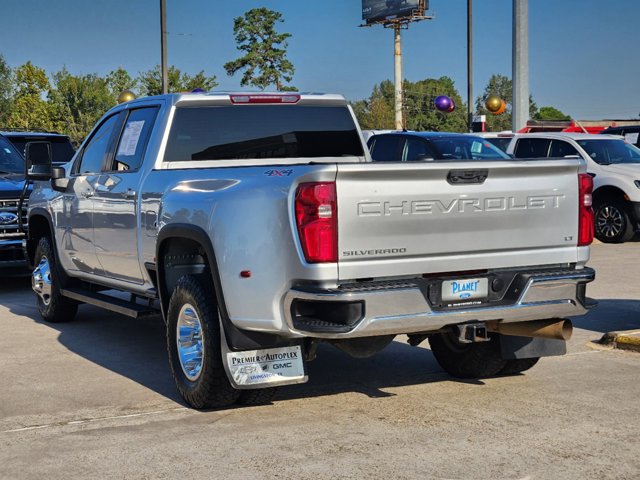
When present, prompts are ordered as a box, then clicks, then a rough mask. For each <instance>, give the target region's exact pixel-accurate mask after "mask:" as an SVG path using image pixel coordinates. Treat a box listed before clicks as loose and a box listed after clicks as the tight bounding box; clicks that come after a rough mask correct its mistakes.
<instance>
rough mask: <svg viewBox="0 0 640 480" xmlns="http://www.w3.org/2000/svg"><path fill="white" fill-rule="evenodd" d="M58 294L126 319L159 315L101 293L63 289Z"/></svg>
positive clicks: (155, 311) (153, 310)
mask: <svg viewBox="0 0 640 480" xmlns="http://www.w3.org/2000/svg"><path fill="white" fill-rule="evenodd" d="M60 293H62V295H63V296H65V297H67V298H72V299H73V300H77V301H79V302H82V303H88V304H89V305H95V306H96V307H100V308H104V309H105V310H110V311H112V312H116V313H120V314H122V315H126V316H128V317H133V318H140V317H148V316H150V315H158V314H159V313H160V311H159V310H156V309H154V308H150V307H148V306H146V305H140V304H137V303H133V302H127V301H126V300H122V299H121V298H115V297H112V296H110V295H105V294H103V293H96V292H87V291H85V290H77V289H71V288H70V289H64V290H62V291H61V292H60Z"/></svg>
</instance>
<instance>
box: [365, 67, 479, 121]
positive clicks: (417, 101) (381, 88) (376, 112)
mask: <svg viewBox="0 0 640 480" xmlns="http://www.w3.org/2000/svg"><path fill="white" fill-rule="evenodd" d="M404 94H405V95H404V97H405V98H404V110H405V123H406V128H407V129H408V130H418V131H425V130H431V131H448V132H464V131H467V120H466V117H467V115H466V105H465V104H464V103H463V101H462V98H461V97H460V94H459V93H458V91H457V89H456V88H455V85H454V82H453V80H451V79H450V78H449V77H441V78H439V79H433V78H427V79H424V80H420V81H418V82H415V83H414V82H409V81H407V80H405V82H404ZM439 95H448V96H449V97H451V98H452V99H453V101H454V102H455V103H456V109H455V110H454V111H453V112H451V113H444V112H439V111H438V110H437V109H436V108H435V106H434V104H433V102H434V100H435V99H436V97H437V96H439ZM394 98H395V92H394V84H393V83H392V82H391V81H389V80H384V81H383V82H381V83H380V84H379V85H376V86H374V87H373V92H372V93H371V96H370V97H369V98H368V99H366V100H360V101H357V102H353V103H352V108H353V110H354V113H355V114H356V117H357V118H358V122H359V123H360V126H361V127H362V128H363V129H365V130H373V129H393V128H394V118H395V114H394Z"/></svg>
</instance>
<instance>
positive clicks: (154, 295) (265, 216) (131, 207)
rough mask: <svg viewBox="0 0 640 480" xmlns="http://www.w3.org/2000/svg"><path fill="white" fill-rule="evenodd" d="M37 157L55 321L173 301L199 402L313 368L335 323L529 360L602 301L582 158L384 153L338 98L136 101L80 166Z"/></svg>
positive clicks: (477, 369)
mask: <svg viewBox="0 0 640 480" xmlns="http://www.w3.org/2000/svg"><path fill="white" fill-rule="evenodd" d="M46 161H47V160H45V163H46ZM27 165H28V167H27V168H29V170H28V172H29V173H28V175H29V178H30V179H32V180H33V181H34V187H33V193H32V194H31V198H30V202H29V214H28V225H29V238H28V242H27V248H28V251H29V252H30V257H31V258H32V259H33V263H34V267H35V268H34V271H33V278H32V286H33V290H34V291H35V293H36V298H37V305H38V308H39V311H40V314H41V315H42V317H43V319H44V320H46V321H48V322H65V321H69V320H72V319H73V318H74V317H75V316H76V313H77V309H78V305H79V304H82V303H85V304H91V305H97V306H100V307H103V308H106V309H109V310H112V311H115V312H119V313H121V314H124V315H129V316H131V317H140V316H143V315H154V314H155V315H157V314H158V313H159V312H160V313H161V314H162V316H163V318H164V321H165V323H166V332H167V334H166V338H167V349H168V356H169V361H170V365H171V370H172V373H173V376H174V379H175V382H176V385H177V388H178V390H179V392H180V394H181V395H182V397H183V398H184V400H185V401H186V402H187V403H188V404H189V405H191V406H193V407H195V408H205V407H221V406H228V405H231V404H234V403H240V404H251V403H261V402H267V401H269V399H270V398H271V396H272V394H273V391H274V389H273V387H277V386H280V385H287V384H293V383H302V382H305V381H306V380H307V370H306V362H308V361H310V360H312V359H314V357H315V356H316V352H317V346H318V344H319V343H320V342H328V343H331V344H333V345H335V346H336V347H338V348H340V349H341V350H343V351H345V352H347V353H349V354H351V355H352V356H355V357H366V356H370V355H373V354H374V353H376V352H378V351H380V350H381V349H383V348H384V347H385V346H386V345H388V344H389V343H390V342H391V341H392V340H393V339H394V337H395V336H397V335H401V334H404V335H407V336H408V337H407V338H408V342H409V344H411V345H418V344H419V343H420V342H422V341H423V340H425V339H429V342H430V345H431V349H432V351H433V354H434V355H435V358H436V359H437V360H438V362H439V363H440V364H441V365H442V367H443V368H444V369H445V370H446V371H447V372H449V373H450V374H451V375H454V376H458V377H465V378H478V377H486V376H494V375H504V374H514V373H519V372H522V371H524V370H526V369H528V368H530V367H532V366H533V365H534V364H535V363H536V362H537V361H538V358H539V357H543V356H548V355H560V354H563V353H565V351H566V350H565V348H566V346H565V340H566V339H567V338H568V337H569V335H570V331H571V323H570V321H569V320H566V318H567V317H570V316H574V315H580V314H583V313H585V311H586V309H587V308H588V306H589V302H588V300H587V298H586V284H587V283H588V282H590V281H592V280H593V279H594V271H593V270H592V269H590V268H588V267H586V266H585V263H586V262H587V260H588V258H589V244H590V242H591V241H592V236H593V212H592V210H591V206H590V202H591V185H592V178H591V177H590V176H589V175H587V174H586V169H585V165H584V162H583V161H581V160H579V159H574V158H568V159H559V160H537V161H514V160H512V159H510V158H509V159H500V160H470V161H466V160H445V161H431V162H419V161H418V162H406V163H397V162H376V163H373V162H372V161H371V157H370V155H369V153H368V151H367V148H366V146H365V144H364V142H363V140H362V137H361V131H360V128H359V126H358V124H357V121H356V119H355V116H354V114H353V112H352V110H351V108H350V107H349V105H348V103H347V102H346V101H345V99H344V98H343V97H341V96H339V95H330V94H291V93H286V94H285V93H274V94H266V93H261V94H247V93H238V94H229V93H224V94H223V93H190V94H172V95H164V96H156V97H147V98H143V99H138V100H134V101H131V102H128V103H125V104H122V105H119V106H116V107H114V108H113V109H112V110H110V111H109V112H108V113H107V114H106V115H105V116H104V117H103V118H102V119H101V120H100V121H99V122H98V124H97V126H96V127H95V128H94V130H93V131H92V132H91V134H90V135H88V137H87V139H86V140H85V141H84V143H83V144H82V145H81V147H80V149H79V150H78V152H77V153H76V155H75V156H74V158H73V159H72V160H71V161H70V162H69V163H68V164H66V165H64V166H63V167H55V166H53V167H51V166H50V165H49V166H48V167H47V168H43V165H42V160H38V162H35V161H34V159H32V158H30V157H29V155H27ZM34 165H37V166H38V167H39V168H38V169H34V168H33V166H34ZM45 166H46V165H45Z"/></svg>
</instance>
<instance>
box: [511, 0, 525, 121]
mask: <svg viewBox="0 0 640 480" xmlns="http://www.w3.org/2000/svg"><path fill="white" fill-rule="evenodd" d="M512 69H513V101H512V103H511V106H512V112H511V118H512V121H511V122H512V123H511V129H512V130H513V131H514V132H517V131H518V130H520V129H521V128H523V127H525V126H526V125H527V120H529V0H513V60H512Z"/></svg>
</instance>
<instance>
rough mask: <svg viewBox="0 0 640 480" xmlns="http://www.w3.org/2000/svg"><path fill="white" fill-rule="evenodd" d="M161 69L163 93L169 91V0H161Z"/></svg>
mask: <svg viewBox="0 0 640 480" xmlns="http://www.w3.org/2000/svg"><path fill="white" fill-rule="evenodd" d="M160 70H161V75H162V93H163V94H164V93H167V92H168V91H169V76H168V74H167V2H166V0H160Z"/></svg>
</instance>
